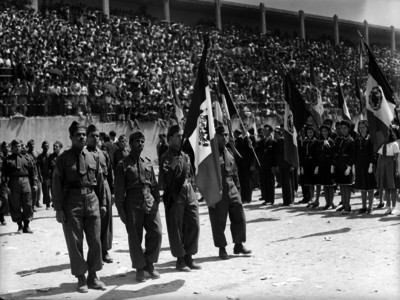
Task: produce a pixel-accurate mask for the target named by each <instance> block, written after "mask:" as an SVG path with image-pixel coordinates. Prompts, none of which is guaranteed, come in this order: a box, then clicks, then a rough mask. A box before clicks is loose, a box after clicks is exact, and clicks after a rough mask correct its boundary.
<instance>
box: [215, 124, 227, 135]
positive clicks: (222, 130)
mask: <svg viewBox="0 0 400 300" xmlns="http://www.w3.org/2000/svg"><path fill="white" fill-rule="evenodd" d="M215 132H216V133H217V134H224V133H225V132H227V128H225V126H222V125H220V126H218V127H217V128H215Z"/></svg>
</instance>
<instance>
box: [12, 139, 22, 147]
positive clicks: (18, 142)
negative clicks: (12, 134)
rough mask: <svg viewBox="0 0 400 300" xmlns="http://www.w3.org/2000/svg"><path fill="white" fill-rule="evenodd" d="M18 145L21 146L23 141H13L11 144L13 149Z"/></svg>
mask: <svg viewBox="0 0 400 300" xmlns="http://www.w3.org/2000/svg"><path fill="white" fill-rule="evenodd" d="M18 144H21V141H19V140H12V142H11V147H14V146H16V145H18Z"/></svg>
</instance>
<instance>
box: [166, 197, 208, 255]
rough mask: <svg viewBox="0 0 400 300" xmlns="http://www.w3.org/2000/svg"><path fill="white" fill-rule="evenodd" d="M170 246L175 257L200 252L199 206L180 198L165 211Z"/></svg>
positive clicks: (195, 202) (196, 203)
mask: <svg viewBox="0 0 400 300" xmlns="http://www.w3.org/2000/svg"><path fill="white" fill-rule="evenodd" d="M165 217H166V222H167V231H168V239H169V245H170V248H171V253H172V256H173V257H182V256H184V255H194V254H196V253H197V251H198V245H199V236H200V222H199V204H198V202H197V201H194V202H191V203H188V201H187V199H185V198H182V197H179V198H177V201H174V202H173V203H172V205H171V206H170V207H169V208H166V210H165Z"/></svg>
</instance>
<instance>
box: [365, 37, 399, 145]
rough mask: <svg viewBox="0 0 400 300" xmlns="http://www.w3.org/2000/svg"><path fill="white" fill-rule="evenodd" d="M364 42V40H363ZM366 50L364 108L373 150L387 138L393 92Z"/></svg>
mask: <svg viewBox="0 0 400 300" xmlns="http://www.w3.org/2000/svg"><path fill="white" fill-rule="evenodd" d="M364 43H365V42H364ZM365 46H366V48H367V50H368V58H369V61H368V73H369V74H368V80H367V89H366V94H365V96H366V109H367V119H368V124H369V131H370V136H371V140H372V142H373V144H374V150H375V151H378V150H379V148H380V147H381V146H382V145H383V144H384V143H386V142H387V141H388V139H389V128H390V123H391V122H392V121H393V119H394V118H395V114H394V109H395V107H396V103H395V101H394V93H393V90H392V88H391V87H390V85H389V83H388V81H387V79H386V77H385V75H384V74H383V72H382V71H381V69H380V67H379V65H378V63H377V62H376V60H375V57H374V55H373V54H372V52H371V49H370V48H369V47H368V45H367V44H366V43H365Z"/></svg>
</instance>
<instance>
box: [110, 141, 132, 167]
mask: <svg viewBox="0 0 400 300" xmlns="http://www.w3.org/2000/svg"><path fill="white" fill-rule="evenodd" d="M117 146H118V148H117V149H116V150H115V152H114V156H113V163H114V165H113V169H114V171H115V168H116V167H117V164H118V163H119V162H120V161H121V159H123V158H125V157H127V156H128V155H129V152H130V151H131V148H129V145H128V139H127V138H126V136H125V134H121V135H120V136H119V138H118V143H117Z"/></svg>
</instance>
